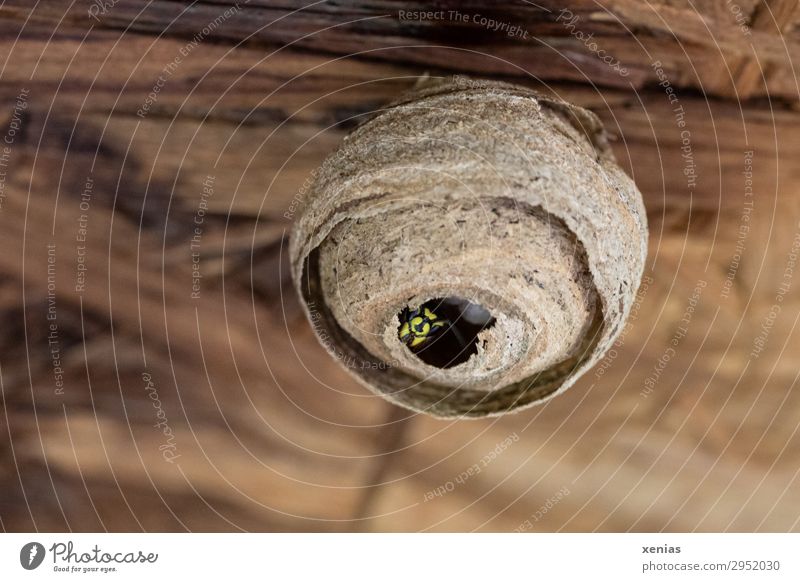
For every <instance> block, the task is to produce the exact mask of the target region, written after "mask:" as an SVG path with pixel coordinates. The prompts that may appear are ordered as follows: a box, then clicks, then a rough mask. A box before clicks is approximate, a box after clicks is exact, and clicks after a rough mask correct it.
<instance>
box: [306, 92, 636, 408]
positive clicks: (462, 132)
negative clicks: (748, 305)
mask: <svg viewBox="0 0 800 582" xmlns="http://www.w3.org/2000/svg"><path fill="white" fill-rule="evenodd" d="M646 251H647V224H646V219H645V212H644V206H643V204H642V199H641V195H640V194H639V192H638V191H637V190H636V187H635V186H634V184H633V182H632V181H631V180H630V179H629V178H628V177H627V176H626V175H625V174H624V173H623V172H622V170H621V169H620V168H619V167H618V166H617V165H616V163H615V161H614V158H613V155H612V153H611V151H610V149H609V147H608V145H607V143H606V140H605V133H604V131H603V128H602V126H601V124H600V122H599V120H598V119H597V118H596V117H595V115H594V114H592V113H590V112H588V111H586V110H584V109H581V108H579V107H576V106H574V105H570V104H568V103H565V102H562V101H559V100H556V99H553V98H551V97H544V96H541V95H539V94H537V93H534V92H532V91H530V90H527V89H524V88H520V87H515V86H512V85H507V84H502V83H483V82H480V83H477V82H470V83H464V82H463V80H461V81H460V82H456V81H455V80H445V81H436V82H428V83H426V84H425V85H424V86H419V87H418V88H417V89H415V90H414V91H412V92H411V93H409V94H407V95H405V96H404V97H402V98H401V99H400V100H399V101H398V102H396V103H393V104H392V105H390V106H389V107H387V108H386V109H385V110H383V111H382V112H381V113H380V114H378V115H377V116H376V117H374V118H372V119H371V120H370V121H368V122H367V123H365V124H364V125H362V126H361V127H359V128H358V129H357V130H356V131H354V132H353V133H352V134H351V135H349V136H348V137H347V138H345V140H344V143H343V144H342V145H341V147H340V148H339V149H338V150H337V151H336V152H335V153H334V154H333V155H331V156H330V157H329V158H328V159H327V160H326V161H325V163H324V164H323V166H322V167H321V169H320V171H319V173H318V175H317V177H316V180H315V182H314V185H313V186H312V188H310V189H309V191H308V194H307V199H306V200H305V205H304V208H303V212H302V215H301V216H300V217H299V218H298V220H297V223H296V225H295V228H294V231H293V235H292V241H291V261H292V273H293V276H294V279H295V283H296V285H297V288H298V291H299V292H300V295H301V297H302V300H303V304H304V305H305V307H306V312H307V314H308V316H309V317H310V319H311V321H312V324H313V326H314V329H315V330H316V332H317V334H318V336H319V337H320V339H321V341H322V342H323V344H324V345H325V346H326V347H327V348H328V350H329V351H330V352H331V353H332V354H333V355H334V357H336V358H337V359H339V360H340V361H341V362H342V364H343V365H345V366H346V368H347V369H348V370H350V371H351V373H353V374H354V375H355V376H356V377H357V378H358V379H359V380H361V381H362V382H363V383H364V384H365V385H366V386H367V387H369V388H370V389H371V390H373V391H374V392H376V393H377V394H380V395H381V396H383V397H385V398H387V399H389V400H391V401H392V402H395V403H397V404H399V405H401V406H405V407H407V408H410V409H412V410H416V411H420V412H425V413H428V414H431V415H433V416H437V417H484V416H490V415H498V414H503V413H506V412H509V411H512V410H519V409H521V408H525V407H527V406H531V405H533V404H536V403H539V402H542V401H544V400H546V399H548V398H550V397H552V396H554V395H556V394H558V393H559V392H562V391H564V390H566V389H567V388H568V387H569V386H571V385H572V384H573V383H574V382H575V380H576V379H577V378H578V377H579V376H580V375H581V374H583V373H584V372H585V371H586V370H587V369H588V368H589V367H591V366H592V365H593V364H594V363H595V362H597V361H598V360H599V359H600V358H601V357H602V355H603V353H604V352H605V351H606V349H608V348H609V347H610V345H611V344H612V343H613V341H614V339H615V338H616V336H617V335H618V334H619V332H620V331H621V329H622V326H623V324H624V321H625V318H626V316H627V314H628V312H629V310H630V307H631V304H632V302H633V298H634V295H635V292H636V289H637V287H638V284H639V281H640V278H641V274H642V270H643V266H644V261H645V256H646Z"/></svg>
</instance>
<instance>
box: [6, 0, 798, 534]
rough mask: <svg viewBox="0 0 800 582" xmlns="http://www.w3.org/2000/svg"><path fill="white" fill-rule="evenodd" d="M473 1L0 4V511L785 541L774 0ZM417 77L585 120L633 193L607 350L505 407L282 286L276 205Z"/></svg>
mask: <svg viewBox="0 0 800 582" xmlns="http://www.w3.org/2000/svg"><path fill="white" fill-rule="evenodd" d="M32 4H35V5H34V6H32ZM487 4H488V3H485V2H477V1H474V0H465V1H462V2H456V1H455V0H452V1H441V2H430V3H422V2H397V1H392V0H365V1H360V2H352V1H348V0H343V1H337V2H332V1H329V2H315V3H310V2H303V3H301V2H296V1H294V0H287V1H285V2H273V1H270V0H250V1H249V2H244V1H241V2H239V4H235V3H234V2H233V1H232V0H216V1H214V2H199V1H197V2H189V1H170V0H151V1H148V2H139V1H133V0H117V1H114V0H106V1H105V2H101V1H100V0H98V1H97V2H89V1H87V0H78V1H77V2H73V1H72V0H70V1H67V0H52V1H48V2H37V3H31V2H30V1H29V0H6V1H5V2H3V3H2V5H0V44H2V51H0V61H2V65H0V105H1V106H2V108H1V109H0V140H3V141H2V142H0V172H2V174H1V175H0V249H2V251H1V252H0V318H1V319H0V320H1V321H2V333H0V346H1V347H2V350H0V382H1V384H0V387H1V388H2V408H3V414H2V415H0V434H2V435H3V436H2V438H0V525H1V526H2V528H3V529H4V530H8V531H33V530H40V531H45V530H46V531H54V530H55V531H61V530H74V531H87V530H88V531H92V530H109V531H119V530H124V531H128V530H130V531H140V530H147V531H153V530H167V531H173V530H175V531H184V530H197V531H219V530H224V531H229V530H230V531H236V530H257V531H417V530H433V531H471V530H483V531H513V530H525V531H556V530H560V531H593V530H601V531H627V530H635V531H659V530H667V531H687V530H700V531H721V530H732V531H752V530H766V531H787V530H798V529H800V526H798V523H799V522H800V487H798V472H800V448H798V443H799V442H800V438H799V436H798V434H797V431H798V422H799V421H800V396H798V395H797V394H800V392H798V391H797V390H796V383H797V377H798V367H797V364H796V360H797V357H796V356H797V353H798V351H799V350H800V334H798V332H797V331H796V327H797V323H798V317H800V299H798V290H800V280H798V279H797V277H796V273H795V271H796V270H798V267H797V266H796V265H795V260H796V258H797V257H796V254H797V252H798V245H800V242H798V240H800V239H798V238H797V237H798V232H800V196H798V194H800V192H798V189H800V173H799V171H798V169H797V168H798V166H797V162H796V160H797V159H798V154H800V138H798V135H800V133H798V132H800V113H798V109H797V105H798V94H800V90H799V89H798V79H797V72H796V70H795V68H794V64H795V63H797V62H800V60H798V58H799V57H800V27H798V23H800V20H799V19H800V11H798V10H795V8H796V4H797V2H796V1H782V0H735V1H727V0H704V1H702V2H690V1H688V0H655V1H651V2H639V1H638V0H598V1H588V0H587V1H583V0H580V1H571V2H566V3H562V2H554V1H550V0H537V2H532V1H531V2H527V1H525V0H521V1H520V2H507V3H506V2H502V3H497V4H492V5H491V6H488V5H487ZM565 8H566V9H567V11H565V10H564V9H565ZM417 10H432V11H442V14H443V17H441V18H438V17H434V18H428V19H419V18H415V17H409V16H408V15H407V14H406V13H407V12H412V11H417ZM226 11H227V12H226ZM400 11H404V12H403V15H401V14H400ZM450 11H455V12H450ZM495 23H499V24H495ZM512 27H518V29H519V31H521V32H515V33H514V34H513V35H511V36H510V35H509V34H508V32H509V31H511V29H512ZM514 30H517V29H514ZM523 33H524V34H523ZM604 57H605V58H606V61H613V62H617V63H619V64H620V65H621V66H622V67H623V68H624V71H625V74H622V73H621V71H620V67H617V68H615V67H614V66H610V65H609V63H608V62H604V61H603V58H604ZM425 74H427V75H431V76H440V75H450V74H462V75H469V76H473V77H478V78H495V79H503V80H509V81H513V82H518V83H521V84H524V85H527V86H531V87H535V88H538V89H540V90H543V91H552V92H555V93H558V94H560V95H561V96H562V97H564V98H565V99H568V100H571V101H573V102H576V103H578V104H581V105H583V106H585V107H589V108H591V109H592V110H593V111H595V112H596V113H597V114H598V115H599V116H600V117H601V118H602V119H603V121H604V122H605V124H606V126H607V128H608V129H609V130H610V132H611V133H612V134H613V135H614V138H615V141H614V148H615V151H616V153H617V156H618V159H619V161H620V163H621V164H622V165H623V167H624V168H625V169H626V170H627V171H628V172H629V173H630V175H631V176H632V177H633V178H634V179H635V181H636V182H637V184H638V185H639V188H640V189H641V191H642V192H643V194H644V196H645V202H646V205H647V209H648V217H649V220H650V226H651V246H650V257H649V262H648V269H647V272H646V277H647V278H646V281H647V283H646V284H645V286H643V288H642V290H641V291H640V302H639V304H638V306H637V311H636V312H635V315H634V317H633V318H632V320H631V322H630V325H629V327H628V328H627V329H626V331H625V333H624V335H623V339H622V340H621V341H620V342H618V345H617V346H616V350H615V351H614V352H613V356H609V358H608V359H607V360H606V361H605V362H604V363H603V364H601V365H600V366H598V368H596V369H595V370H593V371H591V372H589V373H588V374H587V375H586V376H585V377H584V378H583V379H582V380H581V381H580V382H579V384H578V385H577V386H576V387H575V388H573V389H572V390H570V391H569V392H567V393H566V394H565V395H563V396H561V397H559V398H557V399H555V400H553V401H551V402H550V403H549V404H547V405H545V406H542V407H539V408H536V409H534V410H533V411H529V412H525V413H521V414H519V415H513V416H508V417H505V418H501V419H494V420H483V421H462V422H444V421H436V420H432V419H430V418H426V417H421V416H416V415H413V414H410V413H408V412H407V411H404V410H402V409H398V408H394V407H392V406H390V405H388V404H387V403H385V402H384V401H382V400H381V399H379V398H377V397H374V396H372V395H371V394H369V393H368V392H367V391H366V390H364V389H362V388H361V387H359V386H358V385H356V383H355V382H354V381H353V380H352V379H351V378H350V377H349V376H348V375H347V374H346V373H345V372H343V371H342V370H341V369H339V367H338V365H337V364H336V362H334V361H333V360H332V359H331V358H330V357H329V356H328V355H327V354H326V353H325V352H324V351H323V349H322V348H321V347H320V346H319V345H318V344H317V341H316V340H315V338H314V336H313V333H312V330H311V328H310V326H309V325H308V323H307V322H306V321H305V319H304V317H302V315H301V314H300V312H299V310H298V305H297V301H296V299H295V296H294V291H293V289H292V287H291V283H290V281H289V280H288V278H287V269H286V254H285V242H286V235H287V232H288V230H289V229H291V219H290V218H287V216H289V215H290V214H291V212H290V210H291V208H292V201H293V199H294V197H295V196H296V195H297V193H298V192H299V191H300V190H301V189H302V188H303V184H304V183H305V182H306V181H307V180H308V179H310V178H311V177H313V175H314V173H315V168H316V167H317V166H318V165H319V163H320V162H321V160H322V159H323V158H324V157H325V155H326V154H327V153H329V152H330V151H331V150H332V149H333V148H334V147H335V146H336V144H337V143H338V142H339V141H340V140H341V139H342V137H343V136H344V135H345V134H346V133H347V132H348V131H349V130H351V129H352V128H353V127H354V126H355V125H357V124H358V123H359V122H360V121H361V120H363V119H364V118H365V117H366V116H368V115H369V114H370V112H372V111H374V110H375V109H378V108H380V107H381V106H382V105H384V104H385V103H387V102H388V101H390V100H391V99H392V98H394V97H395V96H396V95H397V94H398V93H399V92H401V91H402V90H404V89H406V88H408V87H410V86H412V85H413V84H414V82H415V81H416V80H417V79H418V78H419V77H420V76H422V75H425ZM151 93H153V95H155V97H152V96H150V97H148V95H150V94H151ZM682 147H683V150H682V149H681V148H682ZM748 152H752V153H748ZM204 183H205V185H206V186H205V187H206V189H207V191H206V192H205V193H204V191H203V188H204ZM206 206H207V210H206ZM287 212H288V213H289V214H287ZM198 219H202V224H201V226H200V234H199V235H198V233H197V232H196V231H195V228H196V227H197V222H196V221H197V220H198ZM193 236H195V237H198V238H196V240H195V243H196V244H195V246H194V247H193V246H192V237H193ZM84 239H85V240H84ZM48 245H50V246H48ZM193 252H196V253H198V254H196V255H195V256H194V257H193V256H192V253H193ZM81 269H85V270H81ZM198 275H200V277H199V278H198ZM193 284H194V285H195V286H196V289H195V293H196V296H197V297H195V298H193V297H192V292H193V288H192V286H193ZM198 289H199V291H198ZM687 315H688V319H687ZM681 320H684V321H683V322H681ZM476 467H477V469H476Z"/></svg>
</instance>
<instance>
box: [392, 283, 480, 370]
mask: <svg viewBox="0 0 800 582" xmlns="http://www.w3.org/2000/svg"><path fill="white" fill-rule="evenodd" d="M425 309H429V310H430V311H431V312H432V313H433V314H434V316H435V319H432V320H430V321H432V322H439V321H442V322H444V325H440V326H438V328H437V329H435V330H434V331H433V333H432V334H430V336H429V337H428V339H425V340H424V341H423V342H422V343H420V344H419V345H417V346H411V345H410V341H407V342H406V345H408V346H409V349H410V350H411V351H412V353H413V354H414V355H415V356H417V357H418V358H419V359H420V360H422V361H423V362H425V363H426V364H429V365H431V366H436V367H437V368H452V367H454V366H458V365H459V364H463V363H464V362H466V361H467V360H469V359H470V358H471V357H472V356H473V355H474V354H477V353H478V334H479V333H480V332H482V331H483V330H484V329H488V328H490V327H492V326H493V325H494V323H495V318H494V317H492V315H491V313H489V311H487V310H486V309H485V308H484V307H483V306H481V305H478V304H477V303H472V302H471V301H469V300H467V299H463V298H461V297H437V298H434V299H431V300H430V301H426V302H425V303H423V304H422V305H420V306H419V308H418V309H417V310H416V311H417V312H418V314H421V315H423V316H424V314H425ZM414 311H415V309H413V308H411V307H406V308H404V309H403V310H402V311H401V312H400V313H399V314H398V316H399V319H400V326H399V327H398V329H397V332H398V337H400V338H401V340H402V339H403V338H402V337H401V336H402V329H403V324H404V323H405V322H408V321H409V320H410V317H411V315H413V314H414Z"/></svg>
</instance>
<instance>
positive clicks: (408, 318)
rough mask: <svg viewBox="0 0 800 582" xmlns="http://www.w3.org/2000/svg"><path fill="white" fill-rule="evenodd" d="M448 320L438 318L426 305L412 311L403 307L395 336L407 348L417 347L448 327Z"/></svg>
mask: <svg viewBox="0 0 800 582" xmlns="http://www.w3.org/2000/svg"><path fill="white" fill-rule="evenodd" d="M449 325H450V322H449V321H447V320H446V319H440V318H439V316H437V315H436V314H435V313H434V312H433V311H431V310H430V309H428V308H427V307H423V308H422V310H419V309H415V310H413V311H411V310H409V309H405V310H404V311H403V315H402V321H401V325H400V329H399V330H398V332H397V337H399V338H400V341H401V342H403V343H405V344H406V345H407V346H408V347H409V348H412V349H419V348H421V347H423V346H425V345H426V344H427V343H428V342H430V341H431V340H432V339H433V338H434V337H436V336H437V335H438V334H439V332H440V331H442V330H443V329H445V328H447V327H449Z"/></svg>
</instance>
